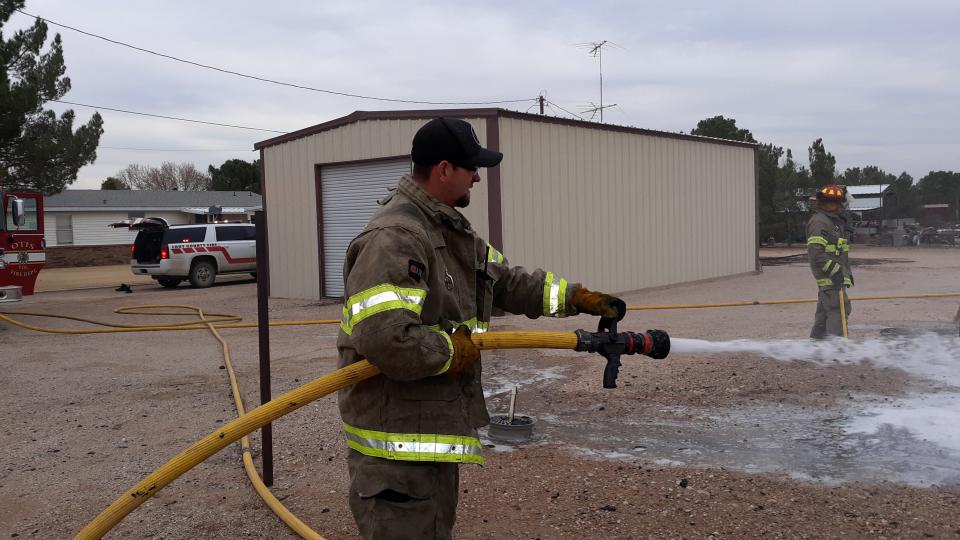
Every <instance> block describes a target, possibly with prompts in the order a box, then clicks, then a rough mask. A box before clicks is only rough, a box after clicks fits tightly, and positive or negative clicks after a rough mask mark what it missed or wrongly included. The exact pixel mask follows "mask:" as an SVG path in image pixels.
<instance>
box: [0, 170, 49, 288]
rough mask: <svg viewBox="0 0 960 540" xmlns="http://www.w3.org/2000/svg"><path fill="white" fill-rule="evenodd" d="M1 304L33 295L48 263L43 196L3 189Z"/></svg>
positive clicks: (0, 193) (0, 211)
mask: <svg viewBox="0 0 960 540" xmlns="http://www.w3.org/2000/svg"><path fill="white" fill-rule="evenodd" d="M0 200H2V201H3V206H0V303H2V302H16V301H17V300H20V299H21V298H22V297H23V295H28V294H33V286H34V285H35V284H36V282H37V275H38V274H39V273H40V269H41V268H43V265H44V263H45V262H46V254H45V253H44V248H45V247H46V242H45V241H44V239H43V195H41V194H39V193H10V192H6V191H3V190H2V189H0Z"/></svg>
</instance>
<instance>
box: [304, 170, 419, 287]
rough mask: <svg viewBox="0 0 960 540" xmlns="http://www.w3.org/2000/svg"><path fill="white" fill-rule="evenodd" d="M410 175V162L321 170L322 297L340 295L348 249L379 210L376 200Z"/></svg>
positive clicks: (382, 197)
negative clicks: (402, 178)
mask: <svg viewBox="0 0 960 540" xmlns="http://www.w3.org/2000/svg"><path fill="white" fill-rule="evenodd" d="M409 173H410V160H409V159H402V160H395V161H376V162H373V163H360V164H354V165H331V166H329V167H321V169H320V193H321V195H322V197H323V198H322V201H323V202H322V204H323V208H321V212H322V213H321V216H322V218H321V219H323V275H324V278H323V285H324V290H323V295H324V296H343V259H344V256H345V255H346V253H347V246H349V245H350V241H351V240H353V239H354V238H356V236H357V235H358V234H360V232H361V231H362V230H363V227H364V225H366V224H367V222H368V221H370V217H371V216H373V213H374V212H376V210H377V208H379V206H378V205H377V201H378V200H382V199H384V198H385V197H386V196H387V195H388V194H389V192H388V191H387V190H388V189H390V188H394V187H396V186H397V182H398V181H399V180H400V177H401V176H403V175H404V174H409Z"/></svg>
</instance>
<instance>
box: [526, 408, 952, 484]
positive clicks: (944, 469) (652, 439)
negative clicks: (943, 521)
mask: <svg viewBox="0 0 960 540" xmlns="http://www.w3.org/2000/svg"><path fill="white" fill-rule="evenodd" d="M957 397H958V398H960V396H957ZM858 399H866V398H863V397H860V398H858ZM870 407H872V405H870V406H868V407H867V410H870ZM657 412H658V415H657V416H656V417H654V418H649V419H629V418H625V419H620V420H618V421H617V422H597V421H589V420H583V419H574V418H569V417H563V418H560V417H557V416H551V415H545V417H541V422H540V424H541V426H540V430H541V431H540V432H541V435H542V436H543V437H544V438H545V439H546V440H549V441H552V442H557V443H561V444H563V445H564V446H567V445H569V446H570V447H572V448H573V449H574V450H575V451H576V452H578V453H581V454H584V455H590V456H595V457H601V458H606V459H620V460H629V459H643V460H646V461H652V462H653V463H655V464H657V465H659V466H663V467H678V466H688V467H710V468H717V467H725V468H728V469H734V470H741V471H746V472H752V473H780V474H788V475H790V476H791V477H794V478H797V479H805V480H815V481H819V482H826V483H839V482H852V481H870V482H880V481H890V482H897V483H904V484H910V485H918V486H929V485H934V484H938V485H960V452H953V451H951V450H949V449H945V448H944V447H942V446H940V445H938V444H936V443H935V442H933V441H929V440H923V439H920V438H918V437H916V436H915V435H914V434H913V433H912V432H911V431H909V430H907V429H905V428H903V427H894V426H891V425H890V424H887V423H880V424H877V425H875V426H874V425H864V426H862V431H855V430H853V429H848V428H847V422H848V421H849V419H850V418H851V416H850V415H853V417H854V418H860V417H859V416H857V415H859V414H861V413H862V412H863V411H862V410H861V409H854V410H849V411H838V410H810V409H806V408H803V407H799V406H787V405H783V404H776V405H767V406H759V407H753V408H749V409H736V410H726V411H720V412H717V411H715V410H711V411H698V410H695V409H688V408H672V409H660V410H658V411H657ZM672 415H676V419H674V418H671V416H672ZM691 417H693V420H690V418H691ZM874 427H876V428H877V429H876V430H874V429H873V428H874ZM624 456H628V457H624Z"/></svg>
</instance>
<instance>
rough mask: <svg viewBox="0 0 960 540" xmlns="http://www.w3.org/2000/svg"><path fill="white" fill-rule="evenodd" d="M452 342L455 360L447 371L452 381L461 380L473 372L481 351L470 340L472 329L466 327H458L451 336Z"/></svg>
mask: <svg viewBox="0 0 960 540" xmlns="http://www.w3.org/2000/svg"><path fill="white" fill-rule="evenodd" d="M450 341H452V342H453V360H452V361H451V362H450V368H449V369H447V376H448V377H450V378H451V379H459V378H460V377H463V374H464V373H467V372H469V371H471V369H472V368H473V364H475V363H476V362H477V360H479V359H480V349H478V348H477V346H476V345H474V344H473V340H472V339H470V329H469V328H467V327H466V326H465V325H461V326H459V327H457V329H456V330H455V331H454V332H453V333H452V334H450Z"/></svg>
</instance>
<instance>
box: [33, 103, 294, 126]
mask: <svg viewBox="0 0 960 540" xmlns="http://www.w3.org/2000/svg"><path fill="white" fill-rule="evenodd" d="M50 101H53V102H54V103H63V104H64V105H74V106H77V107H88V108H90V109H103V110H105V111H113V112H122V113H127V114H136V115H140V116H151V117H153V118H165V119H167V120H179V121H180V122H193V123H194V124H207V125H211V126H221V127H229V128H236V129H249V130H252V131H269V132H271V133H287V132H286V131H280V130H277V129H264V128H256V127H250V126H238V125H235V124H221V123H219V122H207V121H204V120H192V119H190V118H178V117H176V116H164V115H162V114H151V113H145V112H138V111H128V110H125V109H114V108H112V107H102V106H100V105H88V104H86V103H77V102H74V101H62V100H59V99H51V100H50Z"/></svg>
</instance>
